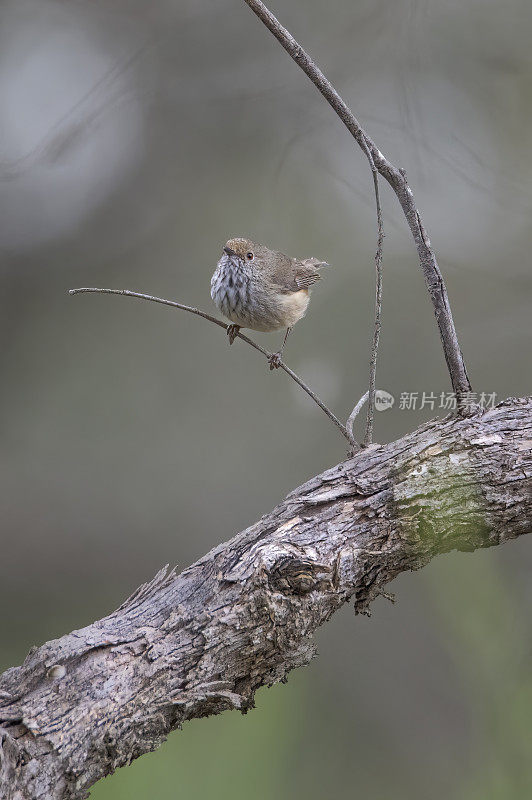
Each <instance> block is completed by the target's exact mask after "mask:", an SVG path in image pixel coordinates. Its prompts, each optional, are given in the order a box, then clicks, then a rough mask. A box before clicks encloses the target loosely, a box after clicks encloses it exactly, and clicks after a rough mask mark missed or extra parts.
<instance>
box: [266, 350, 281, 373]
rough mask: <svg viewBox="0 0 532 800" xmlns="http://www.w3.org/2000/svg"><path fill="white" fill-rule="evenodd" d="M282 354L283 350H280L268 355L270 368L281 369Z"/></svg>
mask: <svg viewBox="0 0 532 800" xmlns="http://www.w3.org/2000/svg"><path fill="white" fill-rule="evenodd" d="M281 356H282V353H281V351H279V352H278V353H272V354H271V356H268V363H269V365H270V369H279V367H280V366H281V363H282V359H281Z"/></svg>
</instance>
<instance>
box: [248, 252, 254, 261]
mask: <svg viewBox="0 0 532 800" xmlns="http://www.w3.org/2000/svg"><path fill="white" fill-rule="evenodd" d="M246 258H247V260H248V261H253V258H254V255H253V253H252V252H251V251H250V252H249V253H246Z"/></svg>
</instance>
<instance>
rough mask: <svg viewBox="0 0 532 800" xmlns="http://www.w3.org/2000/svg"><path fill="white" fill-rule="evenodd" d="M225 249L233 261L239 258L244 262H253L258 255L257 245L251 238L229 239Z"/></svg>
mask: <svg viewBox="0 0 532 800" xmlns="http://www.w3.org/2000/svg"><path fill="white" fill-rule="evenodd" d="M259 247H260V245H259ZM261 249H262V248H261ZM223 250H224V253H225V255H226V256H228V257H229V258H230V259H231V260H232V261H236V260H237V259H238V261H241V262H243V263H244V264H245V263H246V262H247V263H251V262H252V261H254V260H255V258H256V257H257V245H256V244H255V243H254V242H252V241H250V240H249V239H229V241H228V242H226V244H225V246H224V249H223Z"/></svg>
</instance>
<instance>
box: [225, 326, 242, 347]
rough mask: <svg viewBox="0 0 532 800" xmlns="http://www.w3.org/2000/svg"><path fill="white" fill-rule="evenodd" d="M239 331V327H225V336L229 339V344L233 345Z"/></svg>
mask: <svg viewBox="0 0 532 800" xmlns="http://www.w3.org/2000/svg"><path fill="white" fill-rule="evenodd" d="M239 330H240V325H228V326H227V336H228V337H229V344H233V342H234V341H235V339H236V337H237V336H238V331H239Z"/></svg>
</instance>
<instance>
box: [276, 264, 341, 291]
mask: <svg viewBox="0 0 532 800" xmlns="http://www.w3.org/2000/svg"><path fill="white" fill-rule="evenodd" d="M328 266H329V265H328V264H327V262H326V261H320V260H319V259H318V258H304V259H302V260H296V259H292V260H291V262H290V265H289V267H288V268H287V267H286V266H285V265H283V267H282V269H279V270H277V271H276V273H275V275H274V276H273V278H274V281H275V283H277V284H278V285H279V286H281V287H282V290H283V291H284V292H299V291H301V289H309V288H310V287H311V286H312V284H314V283H316V281H319V280H320V279H321V275H320V273H319V270H320V269H321V268H322V267H328Z"/></svg>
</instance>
